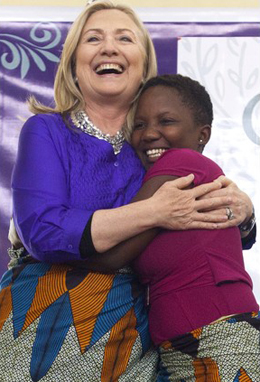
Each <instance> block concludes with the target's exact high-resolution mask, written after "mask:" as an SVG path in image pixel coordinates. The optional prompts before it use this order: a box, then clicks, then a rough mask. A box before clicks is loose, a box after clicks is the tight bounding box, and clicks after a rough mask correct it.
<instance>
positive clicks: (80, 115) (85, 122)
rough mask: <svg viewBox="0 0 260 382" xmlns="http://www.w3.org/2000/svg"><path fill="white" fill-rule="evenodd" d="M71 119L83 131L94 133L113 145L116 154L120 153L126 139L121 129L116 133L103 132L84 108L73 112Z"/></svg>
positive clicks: (93, 134)
mask: <svg viewBox="0 0 260 382" xmlns="http://www.w3.org/2000/svg"><path fill="white" fill-rule="evenodd" d="M71 119H72V122H73V124H74V125H75V126H76V127H78V128H79V129H80V130H82V131H83V133H86V134H89V135H92V136H94V137H96V138H98V139H103V140H104V141H106V142H108V143H110V144H111V145H112V147H113V150H114V153H115V155H117V154H119V153H120V151H121V148H122V147H123V144H124V141H125V138H124V134H123V132H122V131H121V130H119V131H118V132H117V133H116V134H115V135H110V134H105V133H103V132H102V131H101V130H100V129H99V128H98V127H96V126H95V125H94V123H93V122H92V121H91V120H90V119H89V117H88V115H87V114H86V113H85V111H83V110H80V111H77V112H76V113H71Z"/></svg>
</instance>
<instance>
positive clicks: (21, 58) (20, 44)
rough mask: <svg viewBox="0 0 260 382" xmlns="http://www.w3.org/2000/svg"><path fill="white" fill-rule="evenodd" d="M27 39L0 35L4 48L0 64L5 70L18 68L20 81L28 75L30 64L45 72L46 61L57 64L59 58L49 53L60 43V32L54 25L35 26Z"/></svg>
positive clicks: (0, 43) (40, 24)
mask: <svg viewBox="0 0 260 382" xmlns="http://www.w3.org/2000/svg"><path fill="white" fill-rule="evenodd" d="M29 37H30V39H25V38H23V37H20V36H18V35H15V34H9V33H0V46H1V45H3V46H4V47H5V49H4V50H3V51H2V53H1V57H0V63H1V65H2V66H3V67H4V68H5V69H7V70H14V69H17V68H19V69H20V77H21V79H24V78H25V77H26V75H27V74H28V71H29V69H30V66H31V63H32V62H34V64H35V65H36V66H37V68H38V69H39V70H40V71H42V72H45V71H46V62H47V61H51V62H54V63H57V62H59V57H58V56H57V55H56V54H54V53H52V52H51V50H52V49H53V48H56V47H57V45H58V44H59V43H60V41H61V32H60V30H59V29H58V28H57V27H56V26H55V25H54V24H51V23H38V24H35V26H34V27H33V28H32V29H31V31H30V35H29ZM56 49H57V48H56Z"/></svg>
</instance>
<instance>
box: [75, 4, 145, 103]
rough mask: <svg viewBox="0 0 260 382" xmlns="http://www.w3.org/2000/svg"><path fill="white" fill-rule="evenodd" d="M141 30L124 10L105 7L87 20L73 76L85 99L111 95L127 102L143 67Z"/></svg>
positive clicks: (139, 78)
mask: <svg viewBox="0 0 260 382" xmlns="http://www.w3.org/2000/svg"><path fill="white" fill-rule="evenodd" d="M144 57H145V50H144V47H143V45H142V34H141V31H140V30H139V29H138V27H137V26H136V24H135V23H134V21H133V20H132V19H131V18H130V17H129V16H128V15H127V14H125V13H124V12H122V11H119V10H116V9H106V10H100V11H97V12H95V13H94V14H93V15H91V16H90V18H89V19H88V20H87V22H86V25H85V27H84V29H83V32H82V36H81V39H80V42H79V45H78V47H77V50H76V76H77V78H78V83H79V86H80V89H81V91H82V93H83V95H84V98H85V100H86V102H87V100H88V99H91V100H92V101H95V100H97V101H99V100H100V99H102V98H103V97H112V98H113V99H115V98H116V97H119V99H120V100H121V101H122V100H123V101H125V102H128V103H130V102H131V101H132V99H133V98H134V96H135V94H136V92H137V91H138V89H139V87H140V84H141V81H142V78H143V71H144Z"/></svg>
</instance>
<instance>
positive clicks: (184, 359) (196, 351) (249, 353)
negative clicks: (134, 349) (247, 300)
mask: <svg viewBox="0 0 260 382" xmlns="http://www.w3.org/2000/svg"><path fill="white" fill-rule="evenodd" d="M259 341H260V314H259V313H258V312H255V313H245V314H240V315H237V316H233V317H230V318H227V319H225V320H223V321H219V322H216V323H214V324H210V325H207V326H204V327H202V328H200V329H197V330H193V331H192V332H190V333H187V334H185V335H183V336H179V337H177V338H175V339H174V340H172V341H167V342H164V343H162V344H161V346H160V349H159V353H160V357H161V361H160V371H159V376H158V379H157V382H168V381H172V382H251V381H252V382H259V381H260V342H259Z"/></svg>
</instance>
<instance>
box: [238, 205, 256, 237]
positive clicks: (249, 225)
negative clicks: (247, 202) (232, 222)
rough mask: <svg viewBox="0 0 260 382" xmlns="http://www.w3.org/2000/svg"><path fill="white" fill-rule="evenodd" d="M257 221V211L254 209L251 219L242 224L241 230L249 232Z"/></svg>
mask: <svg viewBox="0 0 260 382" xmlns="http://www.w3.org/2000/svg"><path fill="white" fill-rule="evenodd" d="M255 223H256V218H255V211H254V209H253V213H252V215H251V217H250V219H249V220H248V221H247V222H246V223H244V224H243V223H242V224H240V225H239V229H240V231H241V232H248V233H249V232H250V231H252V229H253V228H254V226H255Z"/></svg>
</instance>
